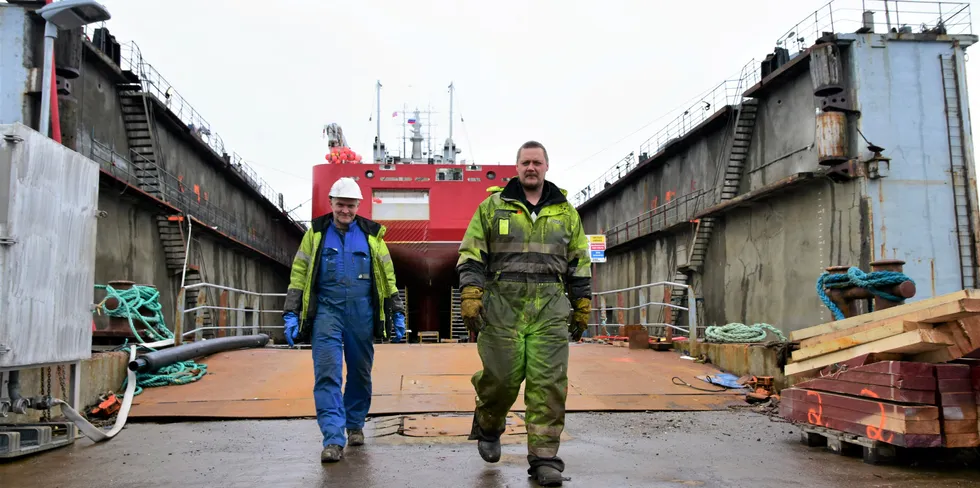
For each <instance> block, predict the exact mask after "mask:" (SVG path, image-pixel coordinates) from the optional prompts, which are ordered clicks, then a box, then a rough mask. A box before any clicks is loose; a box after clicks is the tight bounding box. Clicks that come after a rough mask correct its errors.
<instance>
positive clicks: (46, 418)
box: [41, 366, 52, 421]
mask: <svg viewBox="0 0 980 488" xmlns="http://www.w3.org/2000/svg"><path fill="white" fill-rule="evenodd" d="M44 369H45V371H46V372H47V377H48V381H47V389H46V390H44V387H42V390H43V391H42V392H41V394H42V395H47V397H48V399H49V400H50V398H51V385H52V381H51V366H48V367H47V368H44ZM42 382H43V380H42ZM41 419H43V420H44V421H49V420H51V403H50V401H49V402H48V408H46V409H44V414H43V415H42V417H41Z"/></svg>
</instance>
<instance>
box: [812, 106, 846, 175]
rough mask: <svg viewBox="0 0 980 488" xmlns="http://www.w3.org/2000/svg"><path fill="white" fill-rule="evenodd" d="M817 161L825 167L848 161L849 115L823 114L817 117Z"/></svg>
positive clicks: (839, 113)
mask: <svg viewBox="0 0 980 488" xmlns="http://www.w3.org/2000/svg"><path fill="white" fill-rule="evenodd" d="M816 124H817V141H816V142H817V159H818V161H819V162H820V164H823V165H835V164H839V163H842V162H844V161H847V114H845V113H843V112H823V113H820V114H818V115H817V120H816Z"/></svg>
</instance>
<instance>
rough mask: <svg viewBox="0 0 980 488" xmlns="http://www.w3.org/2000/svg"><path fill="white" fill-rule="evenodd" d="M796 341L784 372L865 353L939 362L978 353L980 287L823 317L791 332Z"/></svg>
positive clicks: (812, 368) (799, 371)
mask: <svg viewBox="0 0 980 488" xmlns="http://www.w3.org/2000/svg"><path fill="white" fill-rule="evenodd" d="M790 340H792V341H794V342H797V341H798V342H799V349H798V350H796V351H793V353H792V361H791V362H790V363H788V364H787V365H786V367H785V369H784V373H785V374H786V375H787V376H792V375H805V374H813V373H815V372H816V371H818V370H819V369H820V368H823V367H825V366H829V365H832V364H836V363H840V362H843V361H847V360H848V359H851V358H855V357H859V356H862V355H864V354H869V353H877V354H879V357H881V358H882V359H886V357H885V356H883V355H884V354H887V355H889V356H888V359H896V360H901V359H904V360H909V361H916V362H927V363H944V362H949V361H953V360H956V359H959V358H963V357H980V291H978V290H962V291H958V292H955V293H950V294H948V295H943V296H939V297H935V298H930V299H926V300H921V301H918V302H913V303H909V304H905V305H899V306H897V307H892V308H888V309H885V310H879V311H876V312H871V313H867V314H863V315H858V316H855V317H850V318H847V319H843V320H837V321H834V322H828V323H826V324H821V325H817V326H813V327H808V328H806V329H801V330H797V331H794V332H792V333H790Z"/></svg>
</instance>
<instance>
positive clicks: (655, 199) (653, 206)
mask: <svg viewBox="0 0 980 488" xmlns="http://www.w3.org/2000/svg"><path fill="white" fill-rule="evenodd" d="M657 198H658V197H653V200H652V201H651V202H650V208H657Z"/></svg>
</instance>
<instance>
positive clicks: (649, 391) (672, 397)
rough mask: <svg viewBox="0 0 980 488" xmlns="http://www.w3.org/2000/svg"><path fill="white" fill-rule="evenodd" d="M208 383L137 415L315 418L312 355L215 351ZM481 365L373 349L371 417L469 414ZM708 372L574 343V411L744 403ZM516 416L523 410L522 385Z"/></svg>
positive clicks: (665, 356)
mask: <svg viewBox="0 0 980 488" xmlns="http://www.w3.org/2000/svg"><path fill="white" fill-rule="evenodd" d="M199 361H201V362H204V363H206V364H207V365H208V374H207V376H205V377H204V378H203V379H202V380H201V381H197V382H194V383H190V384H186V385H177V386H166V387H158V388H147V389H145V390H144V391H143V393H142V394H141V395H139V396H138V397H136V398H135V399H134V400H133V408H132V411H131V413H130V417H131V418H147V417H185V418H191V417H209V418H211V417H213V418H289V417H312V416H314V415H315V408H314V405H313V361H312V357H311V354H310V352H309V351H300V350H286V349H273V348H264V349H248V350H239V351H230V352H223V353H219V354H215V355H213V356H209V357H207V358H202V359H200V360H199ZM480 368H481V365H480V358H479V356H478V354H477V351H476V345H475V344H425V345H421V346H419V345H405V344H379V345H376V346H375V362H374V370H373V374H372V378H373V397H372V402H371V411H370V414H371V415H390V414H398V413H401V414H407V413H425V412H470V411H472V410H473V408H474V407H475V403H474V392H473V386H472V385H471V384H470V376H471V375H472V374H473V373H474V372H476V371H477V370H479V369H480ZM714 373H717V370H716V369H714V368H712V367H711V366H706V365H703V364H697V363H694V362H693V361H688V360H683V359H680V358H679V356H678V355H677V354H674V353H663V352H656V351H652V350H630V349H627V348H621V347H612V346H607V345H592V344H576V345H572V346H571V350H570V359H569V386H568V401H567V405H566V409H567V410H568V411H589V410H606V411H613V410H677V411H693V410H718V409H724V408H727V407H728V406H729V405H733V404H740V403H741V402H742V397H740V396H738V395H737V394H735V393H727V392H725V393H708V392H701V391H698V390H694V389H691V388H687V387H684V386H678V385H674V384H673V383H671V378H673V377H675V376H677V377H680V378H682V379H684V380H686V381H687V382H688V383H691V384H697V383H698V380H696V379H695V377H696V376H700V375H706V374H714ZM512 410H513V411H524V402H523V387H522V391H521V394H520V395H519V396H518V399H517V402H516V403H515V404H514V407H513V408H512Z"/></svg>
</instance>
